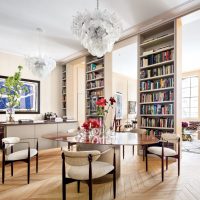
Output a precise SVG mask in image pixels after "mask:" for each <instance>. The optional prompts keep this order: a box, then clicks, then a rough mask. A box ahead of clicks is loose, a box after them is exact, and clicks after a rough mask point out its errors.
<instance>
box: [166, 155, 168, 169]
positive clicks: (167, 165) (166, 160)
mask: <svg viewBox="0 0 200 200" xmlns="http://www.w3.org/2000/svg"><path fill="white" fill-rule="evenodd" d="M166 170H168V157H166Z"/></svg>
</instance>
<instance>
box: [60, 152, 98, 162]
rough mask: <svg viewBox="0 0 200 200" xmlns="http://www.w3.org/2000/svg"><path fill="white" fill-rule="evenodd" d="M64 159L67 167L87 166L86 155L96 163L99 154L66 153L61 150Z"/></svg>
mask: <svg viewBox="0 0 200 200" xmlns="http://www.w3.org/2000/svg"><path fill="white" fill-rule="evenodd" d="M63 152H64V154H65V156H66V158H65V162H66V163H67V164H68V165H72V166H83V165H88V163H89V161H88V155H89V154H91V155H93V156H92V160H93V161H96V160H97V159H98V158H99V157H100V154H101V152H100V151H97V150H91V151H66V150H65V149H64V150H63Z"/></svg>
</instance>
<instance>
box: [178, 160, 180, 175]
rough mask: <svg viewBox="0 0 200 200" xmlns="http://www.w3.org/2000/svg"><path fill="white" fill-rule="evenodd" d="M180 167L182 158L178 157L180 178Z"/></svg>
mask: <svg viewBox="0 0 200 200" xmlns="http://www.w3.org/2000/svg"><path fill="white" fill-rule="evenodd" d="M180 166H181V159H180V156H179V157H178V176H180V169H181V168H180Z"/></svg>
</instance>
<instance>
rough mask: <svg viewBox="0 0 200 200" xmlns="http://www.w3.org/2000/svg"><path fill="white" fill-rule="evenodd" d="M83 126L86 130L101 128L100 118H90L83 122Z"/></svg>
mask: <svg viewBox="0 0 200 200" xmlns="http://www.w3.org/2000/svg"><path fill="white" fill-rule="evenodd" d="M82 127H83V128H84V129H85V131H89V130H90V129H92V128H99V127H100V124H99V121H98V120H95V119H89V120H87V121H85V122H84V123H83V125H82Z"/></svg>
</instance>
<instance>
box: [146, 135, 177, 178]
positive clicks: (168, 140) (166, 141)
mask: <svg viewBox="0 0 200 200" xmlns="http://www.w3.org/2000/svg"><path fill="white" fill-rule="evenodd" d="M160 142H161V146H151V147H147V146H146V171H148V154H154V155H156V156H158V157H160V158H161V176H162V181H164V159H165V158H166V170H167V169H168V158H170V157H171V158H175V159H177V160H178V176H179V175H180V137H179V136H178V135H176V134H173V133H163V134H162V135H161V140H160ZM170 144H171V147H172V146H174V148H175V149H177V151H176V150H174V149H172V148H170ZM177 144H178V147H177V146H176V145H177ZM176 147H177V148H176Z"/></svg>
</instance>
